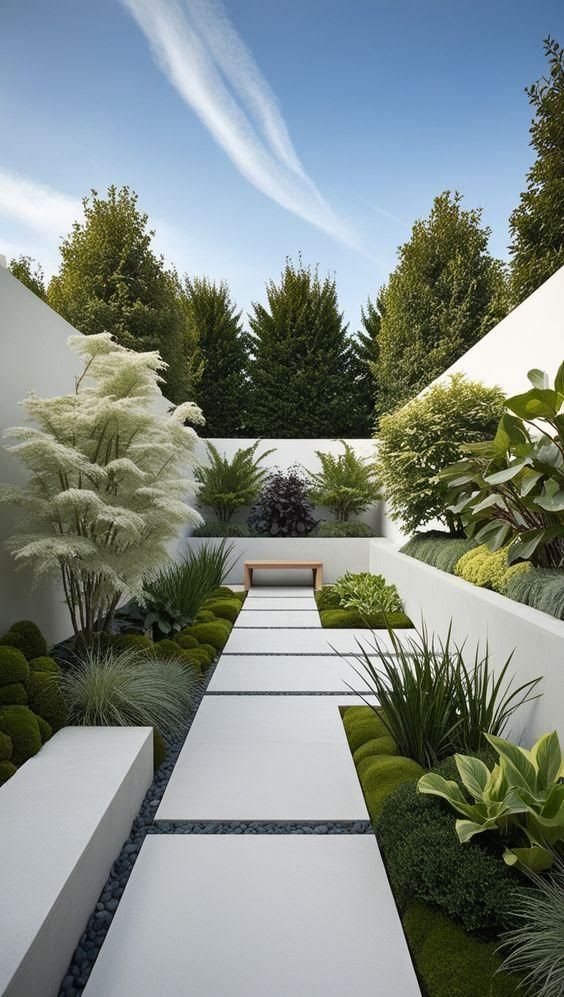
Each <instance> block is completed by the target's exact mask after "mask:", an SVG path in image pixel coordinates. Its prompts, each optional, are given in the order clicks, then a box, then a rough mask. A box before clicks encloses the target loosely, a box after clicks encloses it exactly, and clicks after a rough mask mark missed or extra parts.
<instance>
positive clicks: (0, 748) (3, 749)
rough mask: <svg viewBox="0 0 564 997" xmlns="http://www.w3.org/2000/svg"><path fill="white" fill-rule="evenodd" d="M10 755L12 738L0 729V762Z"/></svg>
mask: <svg viewBox="0 0 564 997" xmlns="http://www.w3.org/2000/svg"><path fill="white" fill-rule="evenodd" d="M11 757H12V739H11V738H10V737H8V735H7V734H2V732H1V731H0V762H5V761H7V759H8V758H11Z"/></svg>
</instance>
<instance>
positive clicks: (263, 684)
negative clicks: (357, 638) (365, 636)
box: [208, 654, 376, 693]
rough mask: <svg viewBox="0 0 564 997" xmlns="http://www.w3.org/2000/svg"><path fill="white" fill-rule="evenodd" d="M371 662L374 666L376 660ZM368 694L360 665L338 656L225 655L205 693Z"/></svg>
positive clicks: (220, 660)
mask: <svg viewBox="0 0 564 997" xmlns="http://www.w3.org/2000/svg"><path fill="white" fill-rule="evenodd" d="M373 660H374V663H375V664H376V660H375V659H373ZM351 688H352V689H354V690H355V692H370V688H369V686H368V685H367V684H366V680H365V678H364V675H363V670H362V666H361V664H360V663H359V662H358V661H357V660H356V659H355V658H354V657H352V656H351V657H349V658H342V657H341V656H340V655H338V654H325V655H318V656H315V655H313V654H309V655H308V654H306V655H299V654H292V655H284V654H225V655H222V657H221V658H220V659H219V663H218V665H217V667H216V669H215V671H214V673H213V675H212V678H211V681H210V684H209V686H208V692H245V693H250V692H272V693H275V692H300V693H307V692H328V693H329V692H344V693H346V692H349V691H350V689H351Z"/></svg>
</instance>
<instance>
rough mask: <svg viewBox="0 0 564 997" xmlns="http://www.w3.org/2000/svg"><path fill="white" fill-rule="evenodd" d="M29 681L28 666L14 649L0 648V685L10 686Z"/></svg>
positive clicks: (22, 656) (21, 655)
mask: <svg viewBox="0 0 564 997" xmlns="http://www.w3.org/2000/svg"><path fill="white" fill-rule="evenodd" d="M28 681H29V665H28V663H27V661H26V659H25V657H24V655H23V654H22V652H21V651H18V649H17V648H15V647H7V646H5V645H4V646H3V647H0V685H12V683H14V682H23V683H24V685H27V683H28Z"/></svg>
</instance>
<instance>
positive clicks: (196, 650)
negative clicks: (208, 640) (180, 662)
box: [186, 647, 212, 672]
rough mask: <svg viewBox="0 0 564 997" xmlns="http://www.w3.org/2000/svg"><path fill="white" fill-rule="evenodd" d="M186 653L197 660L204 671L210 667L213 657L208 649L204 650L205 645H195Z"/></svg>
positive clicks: (191, 658) (192, 659) (193, 659)
mask: <svg viewBox="0 0 564 997" xmlns="http://www.w3.org/2000/svg"><path fill="white" fill-rule="evenodd" d="M186 654H187V655H188V657H189V658H190V660H191V661H195V662H197V664H199V665H200V666H201V669H202V671H204V672H205V671H206V670H207V669H208V668H209V666H210V664H211V660H212V659H211V658H210V656H209V654H208V653H207V651H204V649H203V647H193V648H192V649H191V650H190V651H187V652H186Z"/></svg>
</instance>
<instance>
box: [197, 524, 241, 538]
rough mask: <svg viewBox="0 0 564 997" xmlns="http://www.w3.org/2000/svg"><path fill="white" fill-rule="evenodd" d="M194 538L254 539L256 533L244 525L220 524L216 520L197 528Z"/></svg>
mask: <svg viewBox="0 0 564 997" xmlns="http://www.w3.org/2000/svg"><path fill="white" fill-rule="evenodd" d="M192 536H194V537H254V536H256V534H255V531H254V530H251V528H250V527H249V526H246V525H245V524H244V523H220V522H219V521H218V520H214V521H212V522H209V523H204V524H203V526H197V527H196V529H195V530H194V532H193V534H192Z"/></svg>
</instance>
